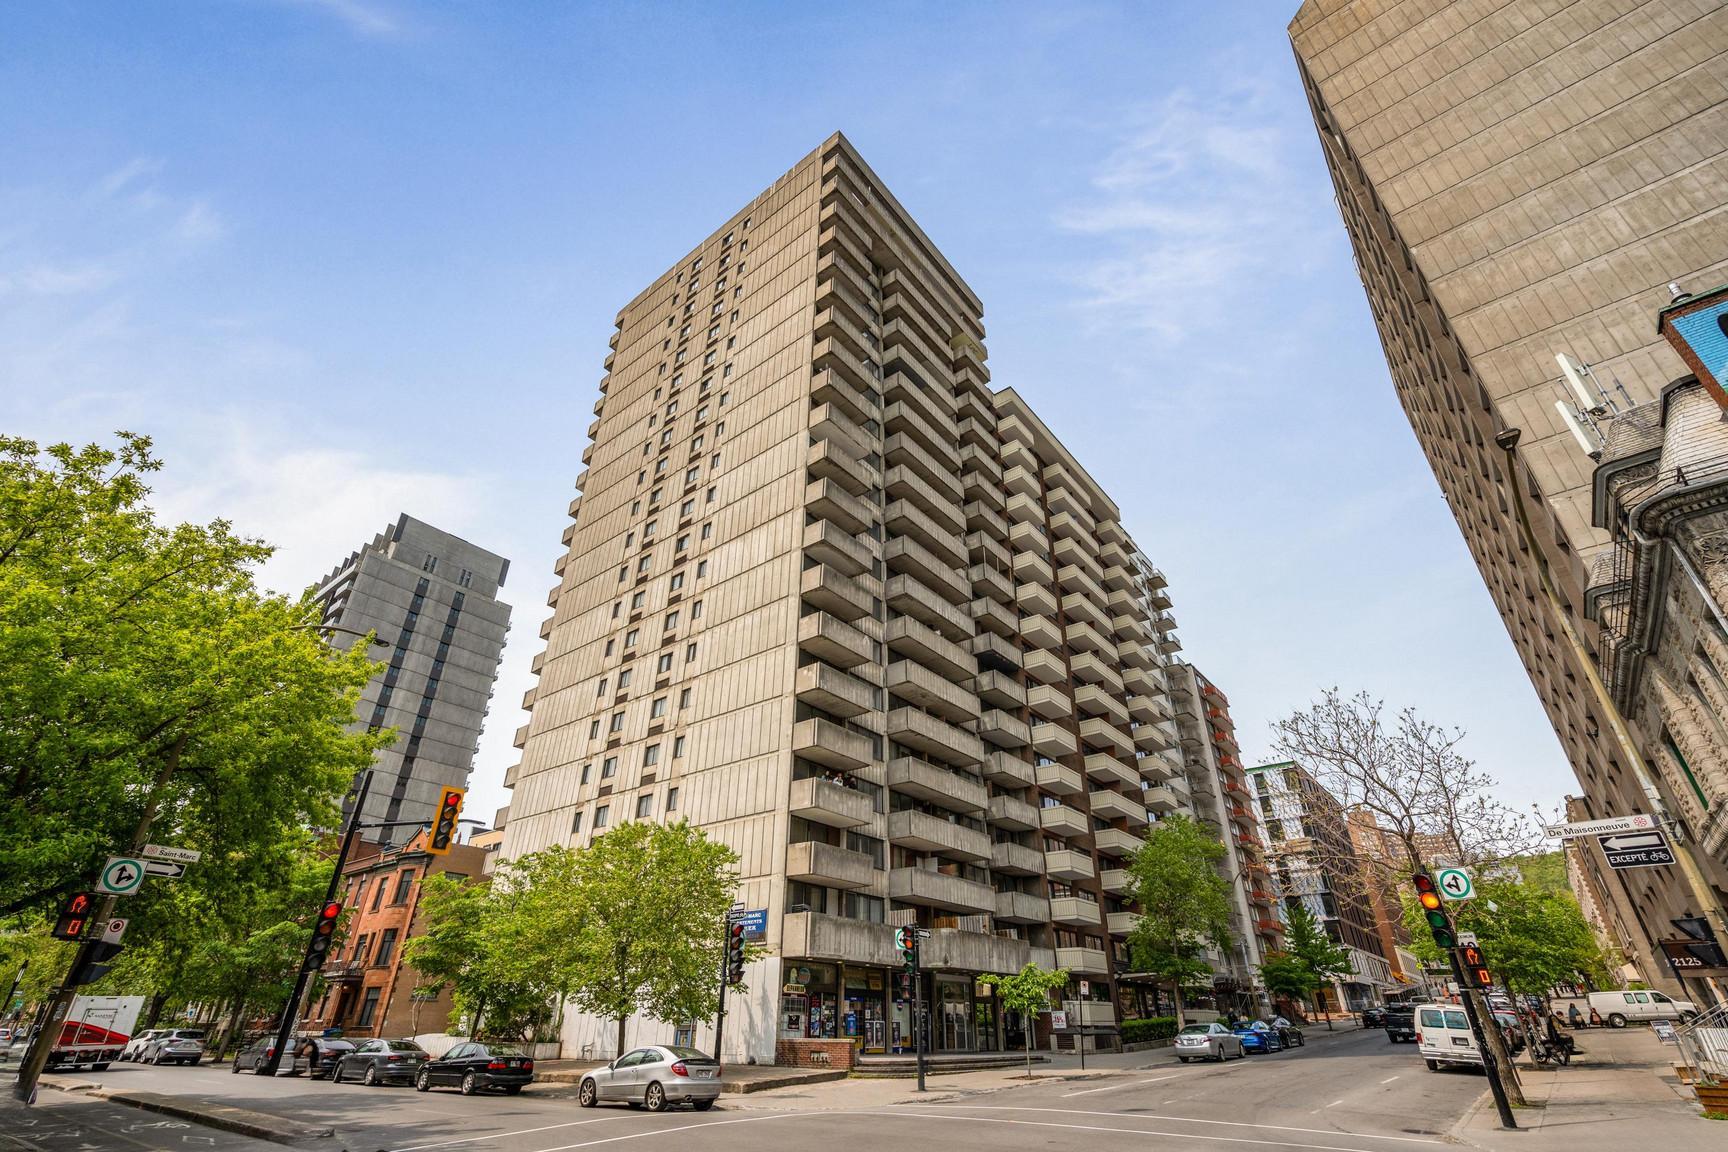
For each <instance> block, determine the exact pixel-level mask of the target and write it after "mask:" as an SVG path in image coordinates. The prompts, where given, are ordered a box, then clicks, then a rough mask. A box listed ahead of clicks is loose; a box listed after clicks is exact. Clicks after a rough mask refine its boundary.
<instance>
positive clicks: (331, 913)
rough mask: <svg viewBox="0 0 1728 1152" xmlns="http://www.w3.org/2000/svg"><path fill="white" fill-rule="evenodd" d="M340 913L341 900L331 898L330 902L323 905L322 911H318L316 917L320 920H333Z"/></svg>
mask: <svg viewBox="0 0 1728 1152" xmlns="http://www.w3.org/2000/svg"><path fill="white" fill-rule="evenodd" d="M340 915H342V904H341V902H340V901H337V900H332V901H330V903H328V904H326V905H324V911H322V912H320V913H318V918H319V919H320V920H334V919H336V918H337V917H338V916H340Z"/></svg>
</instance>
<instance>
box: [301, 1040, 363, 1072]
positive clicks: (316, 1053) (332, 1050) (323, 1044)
mask: <svg viewBox="0 0 1728 1152" xmlns="http://www.w3.org/2000/svg"><path fill="white" fill-rule="evenodd" d="M298 1045H299V1046H298V1047H297V1048H295V1050H294V1071H295V1073H296V1074H298V1073H301V1072H304V1073H306V1075H307V1076H309V1077H310V1078H312V1079H313V1080H328V1079H329V1078H330V1077H331V1076H332V1075H334V1074H335V1072H336V1062H337V1061H338V1060H340V1059H342V1057H344V1056H346V1055H347V1054H348V1053H350V1052H352V1051H354V1042H353V1041H352V1040H338V1039H336V1038H335V1037H331V1036H305V1037H302V1038H301V1039H300V1041H299V1042H298Z"/></svg>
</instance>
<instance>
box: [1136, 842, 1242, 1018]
mask: <svg viewBox="0 0 1728 1152" xmlns="http://www.w3.org/2000/svg"><path fill="white" fill-rule="evenodd" d="M1224 857H1225V852H1224V845H1223V844H1222V843H1220V842H1219V840H1218V838H1217V837H1216V836H1214V835H1212V834H1211V833H1210V832H1208V831H1207V830H1206V829H1205V828H1204V827H1202V826H1201V825H1200V824H1198V823H1196V822H1195V821H1193V820H1191V819H1189V818H1188V817H1186V816H1171V817H1169V818H1168V819H1165V820H1161V821H1159V822H1158V824H1157V825H1156V826H1155V827H1153V828H1152V830H1151V831H1150V832H1148V833H1147V835H1146V842H1145V843H1144V844H1142V845H1141V846H1140V850H1139V851H1138V852H1136V853H1135V854H1134V858H1133V860H1132V861H1130V862H1129V865H1128V875H1129V878H1130V895H1129V898H1130V899H1132V900H1133V901H1134V902H1135V903H1137V904H1139V906H1140V919H1139V920H1138V921H1136V922H1135V924H1134V928H1133V930H1132V931H1131V932H1129V934H1128V947H1129V949H1130V951H1131V954H1132V955H1133V957H1134V966H1135V968H1136V969H1137V970H1138V971H1141V972H1146V973H1149V974H1151V975H1153V976H1156V977H1157V978H1159V979H1161V980H1167V981H1169V982H1170V984H1171V987H1172V988H1173V989H1174V992H1175V997H1176V1023H1177V1026H1178V1027H1180V1026H1181V1025H1182V1023H1183V1015H1182V989H1183V987H1184V986H1185V985H1189V984H1192V983H1194V982H1195V981H1197V980H1200V979H1202V978H1204V977H1205V976H1207V975H1209V974H1210V973H1211V969H1210V967H1208V965H1207V963H1206V959H1205V949H1206V945H1207V944H1208V943H1210V944H1212V945H1213V946H1214V947H1216V948H1217V949H1219V950H1220V951H1228V950H1229V948H1230V882H1229V881H1228V880H1226V879H1225V878H1224V877H1223V876H1221V875H1219V872H1218V867H1219V864H1220V862H1221V861H1222V860H1223V859H1224Z"/></svg>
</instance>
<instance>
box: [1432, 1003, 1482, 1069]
mask: <svg viewBox="0 0 1728 1152" xmlns="http://www.w3.org/2000/svg"><path fill="white" fill-rule="evenodd" d="M1416 1050H1417V1051H1418V1052H1420V1053H1421V1054H1422V1059H1423V1060H1424V1061H1426V1062H1427V1064H1428V1071H1430V1072H1438V1071H1440V1068H1441V1066H1442V1065H1444V1064H1477V1065H1480V1064H1481V1063H1482V1051H1481V1049H1479V1048H1477V1047H1476V1035H1475V1033H1473V1032H1471V1031H1470V1018H1469V1017H1467V1016H1465V1015H1464V1008H1463V1006H1462V1005H1460V1004H1418V1005H1417V1006H1416Z"/></svg>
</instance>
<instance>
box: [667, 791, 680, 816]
mask: <svg viewBox="0 0 1728 1152" xmlns="http://www.w3.org/2000/svg"><path fill="white" fill-rule="evenodd" d="M666 811H668V812H676V811H678V789H676V788H668V789H666Z"/></svg>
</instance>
